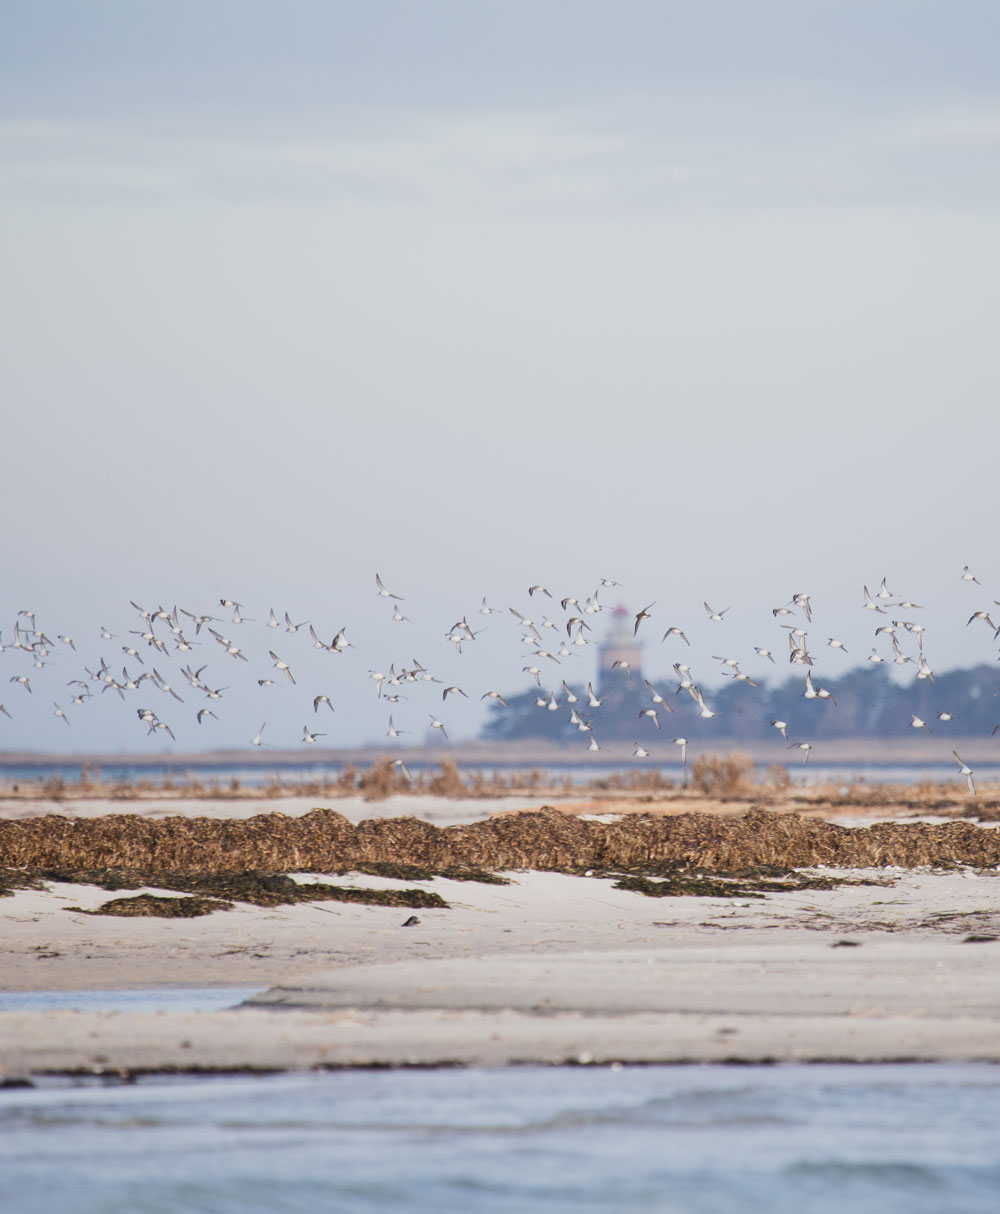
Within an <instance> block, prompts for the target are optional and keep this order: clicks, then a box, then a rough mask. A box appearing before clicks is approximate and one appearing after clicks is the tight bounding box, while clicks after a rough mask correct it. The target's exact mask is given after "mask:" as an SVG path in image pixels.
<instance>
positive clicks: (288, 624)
mask: <svg viewBox="0 0 1000 1214" xmlns="http://www.w3.org/2000/svg"><path fill="white" fill-rule="evenodd" d="M308 623H309V621H308V620H303V621H302V623H301V624H293V623H292V620H291V617H290V616H289V614H288V612H287V611H286V612H285V631H286V632H292V633H295V632H298V631H299V629H300V628H305V626H306V625H307V624H308Z"/></svg>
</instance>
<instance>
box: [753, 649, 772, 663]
mask: <svg viewBox="0 0 1000 1214" xmlns="http://www.w3.org/2000/svg"><path fill="white" fill-rule="evenodd" d="M753 651H754V653H755V654H756V655H757V656H758V657H759V658H767V660H768V661H769V662H773V661H774V654H773V653H772V652H771V651H770V649H762V648H761V647H760V646H759V645H754V647H753Z"/></svg>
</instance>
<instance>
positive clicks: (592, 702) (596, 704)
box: [587, 683, 603, 708]
mask: <svg viewBox="0 0 1000 1214" xmlns="http://www.w3.org/2000/svg"><path fill="white" fill-rule="evenodd" d="M602 703H603V701H602V700H599V699H598V698H597V696H595V695H594V688H593V684H591V683H588V684H587V705H588V707H590V708H600V706H601V704H602Z"/></svg>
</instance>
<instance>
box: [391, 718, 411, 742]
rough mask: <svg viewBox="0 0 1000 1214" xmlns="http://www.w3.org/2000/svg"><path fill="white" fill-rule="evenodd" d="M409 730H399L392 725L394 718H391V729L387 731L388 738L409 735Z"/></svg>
mask: <svg viewBox="0 0 1000 1214" xmlns="http://www.w3.org/2000/svg"><path fill="white" fill-rule="evenodd" d="M409 732H410V731H409V730H408V729H397V728H396V726H395V725H393V723H392V717H390V718H389V728H388V729H387V730H386V731H385V736H386V737H387V738H398V737H399V735H400V734H404V733H409Z"/></svg>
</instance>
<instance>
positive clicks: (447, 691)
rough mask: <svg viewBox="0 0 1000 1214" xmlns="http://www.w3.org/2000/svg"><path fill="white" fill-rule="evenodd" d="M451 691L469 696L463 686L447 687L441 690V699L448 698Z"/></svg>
mask: <svg viewBox="0 0 1000 1214" xmlns="http://www.w3.org/2000/svg"><path fill="white" fill-rule="evenodd" d="M449 692H451V693H452V694H454V695H460V696H465V698H466V699H468V698H469V697H468V696H467V695H465V692H464V691H463V690H462V689H461V687H446V688H445V689H444V691H442V692H441V699H442V700H446V699H447V698H448V693H449Z"/></svg>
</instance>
